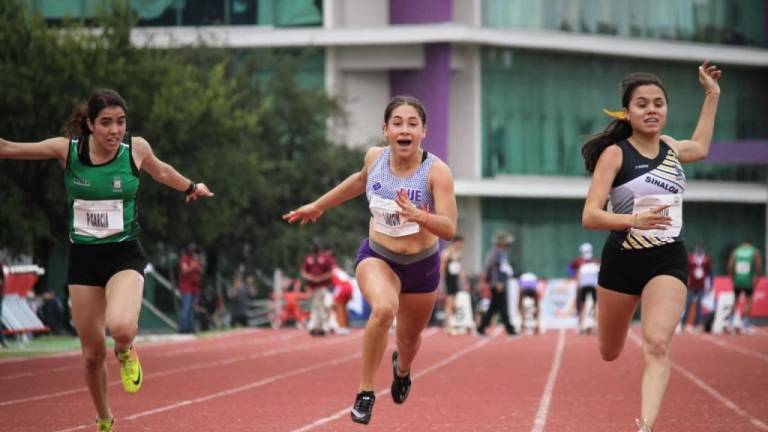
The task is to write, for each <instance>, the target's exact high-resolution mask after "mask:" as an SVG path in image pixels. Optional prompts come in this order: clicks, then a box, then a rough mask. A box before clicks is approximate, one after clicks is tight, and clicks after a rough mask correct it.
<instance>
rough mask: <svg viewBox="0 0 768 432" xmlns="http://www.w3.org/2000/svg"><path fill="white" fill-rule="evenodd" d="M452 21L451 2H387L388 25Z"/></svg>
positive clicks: (413, 0)
mask: <svg viewBox="0 0 768 432" xmlns="http://www.w3.org/2000/svg"><path fill="white" fill-rule="evenodd" d="M452 20H453V1H452V0H389V23H390V24H425V23H438V22H451V21H452Z"/></svg>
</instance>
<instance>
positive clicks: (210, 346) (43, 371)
mask: <svg viewBox="0 0 768 432" xmlns="http://www.w3.org/2000/svg"><path fill="white" fill-rule="evenodd" d="M243 334H244V332H238V333H237V334H236V335H233V336H242V335H243ZM252 334H253V335H259V334H263V333H262V332H260V331H259V332H253V333H252ZM303 334H304V333H303V332H300V333H295V334H291V335H282V336H270V337H268V338H262V339H256V340H249V341H247V342H237V341H234V342H227V343H225V344H205V345H200V344H196V345H197V346H194V347H188V348H182V349H177V350H173V351H171V352H169V353H162V354H160V355H153V354H148V358H164V357H173V356H177V355H182V354H188V353H194V352H204V351H210V350H218V349H223V348H230V347H233V346H250V345H259V344H262V343H268V342H274V341H284V340H288V339H292V338H295V337H298V336H301V335H303ZM230 337H231V336H227V337H225V338H226V339H229V338H230ZM225 338H222V339H225ZM211 340H215V339H211ZM193 341H195V342H200V341H201V339H194V340H193ZM178 343H179V342H178V341H159V342H158V341H153V342H146V343H140V344H138V345H137V346H138V347H139V349H142V348H144V347H157V346H163V345H176V344H178ZM66 356H67V357H70V356H80V351H77V352H72V353H67V354H66ZM55 357H63V355H56V356H47V357H44V358H46V359H51V358H55ZM37 359H39V358H37ZM37 359H35V360H37ZM24 360H30V359H19V361H24ZM77 369H82V364H80V363H78V364H76V365H67V366H58V367H55V368H51V369H35V370H33V371H29V372H21V373H16V374H10V375H5V376H0V381H9V380H12V379H19V378H26V377H30V376H34V375H42V374H47V373H56V372H65V371H68V370H77ZM0 406H2V405H0Z"/></svg>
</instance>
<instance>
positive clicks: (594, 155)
mask: <svg viewBox="0 0 768 432" xmlns="http://www.w3.org/2000/svg"><path fill="white" fill-rule="evenodd" d="M630 136H632V126H630V124H629V122H628V121H626V120H613V121H611V122H610V123H608V126H606V127H605V130H604V131H602V132H600V133H597V134H594V135H592V136H591V137H590V138H589V140H588V141H587V142H586V143H584V145H583V146H582V147H581V156H582V157H583V158H584V167H585V168H586V169H587V172H589V173H590V174H592V173H594V172H595V166H596V165H597V160H598V159H600V155H601V154H603V150H605V149H606V148H608V146H610V145H611V144H615V143H617V142H619V141H623V140H625V139H627V138H629V137H630Z"/></svg>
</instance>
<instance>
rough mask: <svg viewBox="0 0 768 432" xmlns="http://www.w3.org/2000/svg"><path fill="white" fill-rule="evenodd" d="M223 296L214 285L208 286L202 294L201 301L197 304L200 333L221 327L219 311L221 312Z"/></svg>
mask: <svg viewBox="0 0 768 432" xmlns="http://www.w3.org/2000/svg"><path fill="white" fill-rule="evenodd" d="M221 306H222V301H221V296H220V295H219V293H218V292H217V291H216V288H214V287H213V285H210V284H209V285H208V286H206V287H205V288H204V289H203V290H202V291H201V292H200V299H199V300H198V302H197V307H196V312H197V322H198V324H199V325H200V331H208V330H212V329H214V328H217V327H218V326H219V316H218V315H219V311H220V310H221Z"/></svg>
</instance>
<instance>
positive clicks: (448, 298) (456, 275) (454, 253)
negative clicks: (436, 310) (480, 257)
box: [440, 235, 467, 334]
mask: <svg viewBox="0 0 768 432" xmlns="http://www.w3.org/2000/svg"><path fill="white" fill-rule="evenodd" d="M463 250H464V237H462V236H460V235H457V236H456V237H454V238H453V242H452V243H451V244H450V246H448V247H447V248H446V249H445V252H443V254H442V255H441V256H440V274H441V275H443V278H444V281H445V284H444V285H443V286H444V287H445V309H444V310H445V331H446V332H448V333H449V334H453V333H454V329H453V327H452V323H453V315H454V313H455V309H456V307H455V304H456V303H455V301H456V294H457V293H458V292H459V290H461V289H465V290H466V289H467V276H466V275H465V274H464V270H462V268H461V253H462V251H463Z"/></svg>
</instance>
